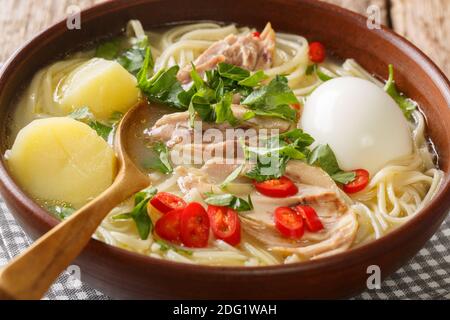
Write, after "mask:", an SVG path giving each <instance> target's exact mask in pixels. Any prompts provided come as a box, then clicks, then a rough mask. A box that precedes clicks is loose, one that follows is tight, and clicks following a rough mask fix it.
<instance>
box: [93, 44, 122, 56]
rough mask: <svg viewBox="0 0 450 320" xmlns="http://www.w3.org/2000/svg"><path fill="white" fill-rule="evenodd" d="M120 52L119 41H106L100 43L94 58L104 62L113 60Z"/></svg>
mask: <svg viewBox="0 0 450 320" xmlns="http://www.w3.org/2000/svg"><path fill="white" fill-rule="evenodd" d="M119 51H120V44H119V41H117V40H113V41H107V42H103V43H101V44H100V45H99V46H98V47H97V48H96V50H95V56H96V57H98V58H103V59H106V60H113V59H115V58H117V56H118V55H119Z"/></svg>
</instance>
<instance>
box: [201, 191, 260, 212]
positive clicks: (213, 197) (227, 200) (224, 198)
mask: <svg viewBox="0 0 450 320" xmlns="http://www.w3.org/2000/svg"><path fill="white" fill-rule="evenodd" d="M206 196H207V198H206V199H205V202H206V203H207V204H210V205H213V206H218V207H229V208H231V209H234V210H236V211H237V212H242V211H250V210H253V203H252V199H251V198H250V195H249V196H248V198H247V200H244V199H241V198H238V197H236V196H235V195H232V194H230V193H224V194H213V193H207V194H206Z"/></svg>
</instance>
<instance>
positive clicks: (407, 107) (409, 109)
mask: <svg viewBox="0 0 450 320" xmlns="http://www.w3.org/2000/svg"><path fill="white" fill-rule="evenodd" d="M384 91H386V92H387V94H389V95H390V96H391V97H392V99H394V101H395V102H396V103H397V105H398V106H399V107H400V109H401V110H402V111H403V114H404V115H405V117H406V118H407V119H409V120H410V119H411V118H412V113H413V111H414V110H416V109H417V104H416V103H415V102H414V101H413V100H411V99H409V98H407V97H405V96H403V95H402V94H401V93H400V92H398V90H397V86H396V85H395V80H394V66H393V65H392V64H390V65H389V78H388V81H387V82H386V85H385V86H384Z"/></svg>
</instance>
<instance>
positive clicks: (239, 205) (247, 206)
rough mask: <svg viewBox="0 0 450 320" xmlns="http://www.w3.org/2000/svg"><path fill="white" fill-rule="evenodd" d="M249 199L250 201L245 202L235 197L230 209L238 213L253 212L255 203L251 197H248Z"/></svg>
mask: <svg viewBox="0 0 450 320" xmlns="http://www.w3.org/2000/svg"><path fill="white" fill-rule="evenodd" d="M248 199H249V201H245V200H244V199H241V198H238V197H234V198H233V200H232V201H231V203H230V205H229V207H230V208H231V209H233V210H236V211H237V212H243V211H251V210H253V203H252V199H251V198H250V195H249V196H248Z"/></svg>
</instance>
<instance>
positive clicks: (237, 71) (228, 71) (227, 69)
mask: <svg viewBox="0 0 450 320" xmlns="http://www.w3.org/2000/svg"><path fill="white" fill-rule="evenodd" d="M217 71H218V72H219V74H220V76H221V77H223V78H228V79H231V80H234V81H242V80H244V79H246V78H248V77H250V71H248V70H246V69H243V68H240V67H238V66H235V65H232V64H228V63H225V62H221V63H219V65H218V66H217Z"/></svg>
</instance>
